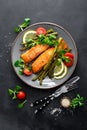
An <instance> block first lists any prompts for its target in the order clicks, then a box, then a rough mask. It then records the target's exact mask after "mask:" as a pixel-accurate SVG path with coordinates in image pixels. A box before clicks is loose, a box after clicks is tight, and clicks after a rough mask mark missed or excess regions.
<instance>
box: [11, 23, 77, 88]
mask: <svg viewBox="0 0 87 130" xmlns="http://www.w3.org/2000/svg"><path fill="white" fill-rule="evenodd" d="M40 24H45V25H52V26H56V27H58V28H60V29H62V30H63V31H64V32H65V33H66V34H67V35H68V36H69V37H70V39H71V40H72V42H73V46H74V48H75V50H76V62H75V64H74V69H73V71H72V73H71V74H70V76H69V77H67V78H66V80H65V81H63V82H62V83H61V84H60V85H55V86H53V87H42V86H41V87H35V86H33V85H30V84H28V83H26V81H24V80H23V79H22V78H21V77H20V76H19V74H18V73H17V72H16V70H15V69H14V64H13V62H12V53H13V48H14V46H15V43H16V41H17V39H18V38H19V37H20V36H21V34H22V33H23V32H25V31H26V30H28V29H29V28H30V27H32V26H36V25H40ZM77 62H78V50H77V46H76V43H75V41H74V39H73V37H72V36H71V34H70V33H69V32H68V31H67V30H66V29H65V28H64V27H62V26H61V25H59V24H56V23H52V22H36V23H33V24H31V25H30V26H28V27H27V28H25V29H24V30H23V31H21V32H20V33H19V34H18V35H17V36H16V38H15V40H14V41H13V43H12V47H11V65H12V68H13V70H14V71H15V73H16V75H17V76H18V78H19V79H21V81H22V82H24V83H25V84H27V85H28V86H30V87H33V88H36V89H44V90H45V89H46V90H47V89H52V88H56V87H59V86H61V85H62V84H64V83H65V82H66V81H67V80H68V79H69V78H70V77H71V76H72V74H73V73H74V71H75V69H76V65H77Z"/></svg>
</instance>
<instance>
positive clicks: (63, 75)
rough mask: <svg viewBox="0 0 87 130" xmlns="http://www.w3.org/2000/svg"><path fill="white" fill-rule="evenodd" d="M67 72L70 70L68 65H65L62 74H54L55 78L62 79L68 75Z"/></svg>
mask: <svg viewBox="0 0 87 130" xmlns="http://www.w3.org/2000/svg"><path fill="white" fill-rule="evenodd" d="M67 72H68V68H67V66H65V65H64V70H63V72H62V74H61V75H59V76H54V78H55V79H62V78H64V77H65V76H66V74H67Z"/></svg>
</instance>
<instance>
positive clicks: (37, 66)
mask: <svg viewBox="0 0 87 130" xmlns="http://www.w3.org/2000/svg"><path fill="white" fill-rule="evenodd" d="M53 50H54V48H49V49H48V50H46V51H45V52H43V53H42V54H41V55H40V56H39V57H38V58H37V59H36V60H35V61H34V62H33V64H32V71H33V73H37V72H39V71H40V70H41V69H42V68H43V67H44V65H46V64H47V63H48V61H49V59H50V57H51V55H52V52H53Z"/></svg>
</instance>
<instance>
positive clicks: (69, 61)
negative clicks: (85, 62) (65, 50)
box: [64, 56, 74, 67]
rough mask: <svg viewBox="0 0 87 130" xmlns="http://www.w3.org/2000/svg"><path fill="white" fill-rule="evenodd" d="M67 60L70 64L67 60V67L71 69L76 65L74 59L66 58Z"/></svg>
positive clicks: (65, 62)
mask: <svg viewBox="0 0 87 130" xmlns="http://www.w3.org/2000/svg"><path fill="white" fill-rule="evenodd" d="M66 58H68V62H67V60H64V64H65V65H66V66H67V67H71V66H72V65H73V63H74V59H73V58H70V57H68V56H67V57H66Z"/></svg>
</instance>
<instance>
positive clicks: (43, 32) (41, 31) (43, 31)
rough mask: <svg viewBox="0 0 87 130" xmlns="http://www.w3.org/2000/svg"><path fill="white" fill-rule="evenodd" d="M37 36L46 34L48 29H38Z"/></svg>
mask: <svg viewBox="0 0 87 130" xmlns="http://www.w3.org/2000/svg"><path fill="white" fill-rule="evenodd" d="M36 34H37V35H40V34H46V29H45V28H43V27H39V28H37V29H36Z"/></svg>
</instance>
